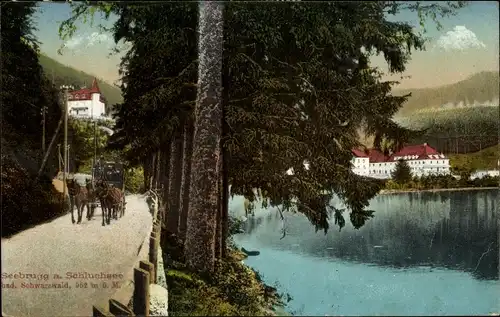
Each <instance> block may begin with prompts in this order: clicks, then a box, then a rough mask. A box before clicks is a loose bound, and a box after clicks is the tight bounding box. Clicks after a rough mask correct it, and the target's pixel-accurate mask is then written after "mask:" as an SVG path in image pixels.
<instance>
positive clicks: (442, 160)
mask: <svg viewBox="0 0 500 317" xmlns="http://www.w3.org/2000/svg"><path fill="white" fill-rule="evenodd" d="M352 153H353V156H354V157H353V172H354V173H356V174H358V175H364V176H369V177H374V178H384V179H388V178H391V173H392V172H393V171H394V169H395V168H396V164H397V162H398V161H399V160H404V161H406V162H407V163H408V165H409V166H410V169H411V172H412V174H413V176H417V177H421V176H425V175H449V174H450V160H449V159H448V158H447V157H446V156H445V155H444V154H442V153H439V152H438V151H436V149H434V148H432V147H431V146H429V145H428V144H427V143H424V144H420V145H410V146H406V147H404V148H402V149H401V150H400V151H398V152H396V153H394V154H392V155H390V156H387V155H384V154H383V153H381V152H379V151H377V150H374V149H370V150H367V151H362V150H353V151H352ZM366 161H368V173H366V168H365V166H366Z"/></svg>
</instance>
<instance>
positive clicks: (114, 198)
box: [108, 187, 125, 219]
mask: <svg viewBox="0 0 500 317" xmlns="http://www.w3.org/2000/svg"><path fill="white" fill-rule="evenodd" d="M108 198H109V201H108V204H109V205H111V206H112V208H113V218H114V219H118V216H119V217H120V218H121V217H123V216H124V215H125V195H124V194H123V192H122V191H121V190H120V189H119V188H116V187H111V188H110V189H109V191H108Z"/></svg>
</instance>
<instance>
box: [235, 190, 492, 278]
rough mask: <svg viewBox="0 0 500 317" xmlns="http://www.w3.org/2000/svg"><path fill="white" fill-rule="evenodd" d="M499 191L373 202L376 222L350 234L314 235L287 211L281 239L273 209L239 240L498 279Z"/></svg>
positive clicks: (412, 195)
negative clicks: (284, 231) (245, 239)
mask: <svg viewBox="0 0 500 317" xmlns="http://www.w3.org/2000/svg"><path fill="white" fill-rule="evenodd" d="M498 198H499V192H498V190H481V191H459V192H439V193H408V194H398V195H384V196H378V197H377V198H375V199H374V200H373V201H372V202H371V204H370V206H369V208H370V209H373V210H375V211H376V212H375V217H374V218H372V219H370V220H368V221H367V223H366V225H365V226H363V227H362V228H361V229H359V230H356V229H354V228H353V227H352V225H351V224H350V222H349V221H346V226H345V228H343V229H342V231H341V232H339V231H338V230H335V227H334V225H333V217H332V218H331V220H332V223H331V227H332V230H330V231H329V232H328V234H327V235H324V234H323V233H319V232H318V233H315V232H314V228H313V227H312V226H311V225H310V224H309V223H308V221H307V219H305V217H303V216H301V215H294V214H288V215H287V219H286V224H285V226H286V230H287V236H286V237H285V238H284V239H283V240H280V238H281V232H280V230H281V228H282V226H283V223H282V221H281V219H280V217H279V215H278V214H277V212H274V211H269V210H268V211H267V212H262V213H260V214H259V213H256V217H253V218H249V219H248V221H247V223H246V228H245V230H246V233H245V234H244V236H252V237H253V238H255V239H257V240H258V241H259V243H261V244H263V245H266V246H269V247H271V248H275V249H279V250H288V251H293V252H295V253H297V252H298V253H303V254H307V255H310V256H314V257H319V258H330V259H341V260H347V261H353V262H362V263H367V264H371V265H377V266H385V267H394V268H410V267H416V266H430V267H435V268H447V269H453V270H459V271H465V272H468V273H470V274H472V275H473V276H474V277H475V278H477V279H487V280H494V279H498V278H499V274H498V264H499V261H498V256H499V244H498V226H497V219H498V204H497V201H498Z"/></svg>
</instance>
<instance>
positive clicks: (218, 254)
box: [215, 145, 223, 259]
mask: <svg viewBox="0 0 500 317" xmlns="http://www.w3.org/2000/svg"><path fill="white" fill-rule="evenodd" d="M219 147H220V145H219ZM220 149H221V152H220V153H221V156H220V159H219V162H218V163H219V167H218V170H219V175H217V178H218V179H217V187H218V189H217V191H218V193H217V194H218V196H217V218H216V227H215V258H216V259H220V258H222V193H223V191H222V185H223V184H222V161H223V158H222V148H220Z"/></svg>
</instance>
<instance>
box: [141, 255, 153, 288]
mask: <svg viewBox="0 0 500 317" xmlns="http://www.w3.org/2000/svg"><path fill="white" fill-rule="evenodd" d="M139 268H141V269H143V270H144V271H146V272H148V273H149V283H150V284H153V283H156V274H155V265H154V264H153V263H151V262H149V261H140V262H139Z"/></svg>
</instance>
